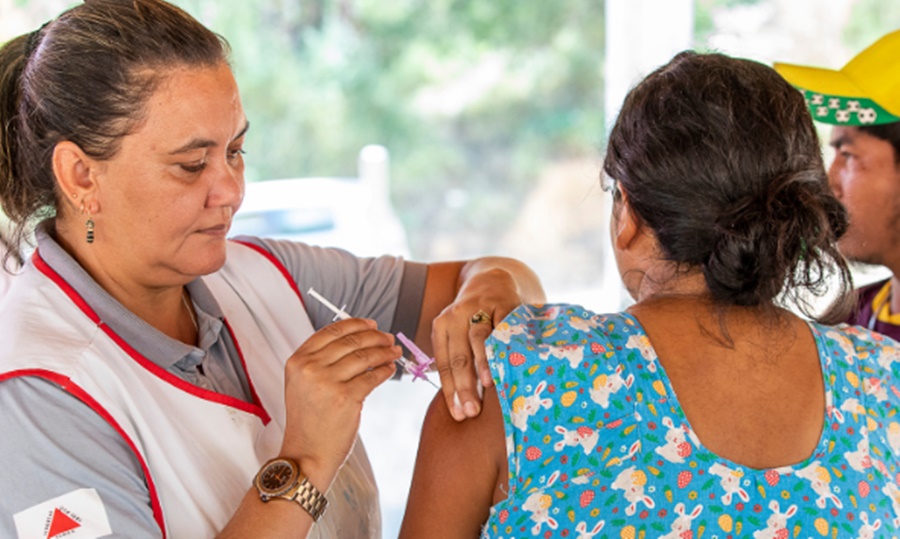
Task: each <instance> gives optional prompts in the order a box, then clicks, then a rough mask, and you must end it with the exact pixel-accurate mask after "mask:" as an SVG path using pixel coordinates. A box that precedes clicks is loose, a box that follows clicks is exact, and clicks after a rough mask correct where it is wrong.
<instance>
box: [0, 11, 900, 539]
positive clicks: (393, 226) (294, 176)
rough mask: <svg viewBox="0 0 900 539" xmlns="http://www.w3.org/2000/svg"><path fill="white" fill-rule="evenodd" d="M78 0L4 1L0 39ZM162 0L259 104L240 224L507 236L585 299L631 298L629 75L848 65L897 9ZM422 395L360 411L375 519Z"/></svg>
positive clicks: (401, 488) (389, 248)
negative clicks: (614, 227)
mask: <svg viewBox="0 0 900 539" xmlns="http://www.w3.org/2000/svg"><path fill="white" fill-rule="evenodd" d="M77 3H78V2H72V1H66V0H0V42H3V41H6V40H7V39H9V38H11V37H14V36H16V35H18V34H21V33H24V32H29V31H31V30H33V29H36V28H37V27H38V26H40V24H42V23H43V22H44V21H46V20H47V19H49V18H52V17H54V16H55V15H57V14H58V13H59V12H61V11H62V10H64V9H65V8H67V7H69V6H71V5H74V4H77ZM174 3H175V4H177V5H179V6H181V7H182V8H184V9H185V10H187V11H188V12H190V13H191V14H193V15H194V16H196V17H197V18H198V19H200V20H201V21H202V22H203V23H204V24H206V25H207V26H209V27H210V28H212V29H214V30H215V31H217V32H218V33H220V34H222V35H223V36H225V37H226V38H227V40H228V41H229V43H230V44H231V47H232V49H233V55H232V59H233V62H232V63H233V67H234V72H235V75H236V77H237V80H238V83H239V85H240V87H241V91H242V97H243V103H244V108H245V111H246V113H247V116H248V118H249V119H250V122H251V124H252V129H251V131H250V134H249V136H248V138H247V142H246V145H245V149H246V150H247V152H248V154H247V156H246V162H247V180H248V182H252V184H251V185H249V186H248V194H247V201H246V203H245V206H244V208H243V209H242V211H241V212H240V213H239V219H237V220H236V222H235V232H247V233H256V234H264V235H278V236H283V237H291V238H295V239H299V240H301V241H309V242H312V243H320V244H327V245H337V246H342V247H345V248H349V249H350V250H352V251H354V252H356V253H359V254H364V255H372V254H378V253H395V254H400V255H403V256H406V257H408V258H411V259H414V260H420V261H434V260H445V259H465V258H472V257H476V256H481V255H484V254H499V255H506V256H513V257H517V258H520V259H522V260H524V261H526V262H527V263H528V264H530V265H531V266H532V267H533V268H534V269H535V270H536V271H537V272H538V274H539V275H540V276H541V278H542V280H543V281H544V284H545V288H546V290H547V292H548V296H549V298H550V299H551V300H553V301H572V302H577V303H581V304H584V305H585V306H587V307H589V308H591V309H594V310H598V311H609V310H617V309H619V308H621V307H622V306H623V305H624V304H625V303H626V302H627V298H625V295H624V294H623V292H622V290H621V288H620V286H619V281H618V275H617V274H616V272H615V266H614V264H613V261H612V259H611V257H610V256H609V255H608V253H607V246H606V244H607V243H608V240H607V238H608V231H607V227H606V223H607V220H608V206H607V203H608V200H607V197H606V196H605V193H603V192H602V191H601V189H600V181H599V180H600V175H599V172H600V163H601V159H602V158H601V156H602V153H601V152H602V150H603V145H604V136H605V133H606V130H607V128H608V125H609V124H610V122H611V120H612V119H614V118H615V114H616V110H617V107H618V104H619V103H620V102H621V101H622V98H623V97H624V95H625V93H626V92H627V90H628V89H629V88H630V87H631V85H633V84H634V83H635V82H637V81H638V80H639V79H640V78H641V77H642V76H643V75H646V74H647V73H649V72H650V71H651V70H652V69H654V68H655V67H657V66H658V65H660V64H662V63H664V62H665V61H667V60H668V59H669V58H670V57H671V56H672V55H673V54H674V53H675V52H677V51H679V50H683V49H686V48H694V49H698V50H703V51H710V50H715V51H720V52H725V53H727V54H731V55H735V56H742V57H746V58H752V59H755V60H758V61H760V62H763V63H767V64H771V63H772V62H773V61H776V60H778V61H786V62H795V63H803V64H812V65H820V66H827V67H833V68H839V67H841V66H843V65H844V63H845V62H846V61H847V60H849V59H850V58H851V57H852V56H853V55H854V54H855V53H856V52H857V51H859V50H861V49H862V48H864V47H865V46H867V45H869V44H870V43H871V42H873V41H874V40H875V39H877V38H878V37H880V36H881V35H883V34H884V33H886V32H888V31H890V30H894V29H897V28H900V2H883V1H879V0H695V1H694V0H607V1H603V0H391V1H389V2H388V1H384V0H255V1H253V2H245V1H237V0H232V1H223V0H175V2H174ZM823 135H825V136H827V131H825V130H823ZM826 140H827V138H826ZM823 151H825V152H827V151H828V149H827V148H823ZM829 158H830V156H827V155H826V159H829ZM273 180H283V181H279V182H274V181H273ZM257 182H258V183H257ZM883 274H884V273H883V271H882V270H880V269H878V268H874V269H862V268H860V269H858V271H857V278H858V279H859V282H865V281H867V280H872V279H874V278H876V277H879V276H880V275H883ZM435 379H436V377H435ZM433 395H434V390H433V388H431V386H429V385H427V384H424V383H422V382H416V383H411V382H409V381H408V380H404V381H402V382H395V383H390V384H386V385H385V386H384V387H382V388H380V389H379V390H378V391H377V392H376V393H375V394H373V395H372V397H370V399H369V401H367V404H366V408H365V410H364V412H363V427H362V431H363V432H362V434H363V438H364V439H365V440H366V443H367V446H368V450H369V454H370V458H371V460H372V462H373V467H374V469H375V473H376V476H377V478H378V480H379V484H380V487H381V491H382V506H383V513H384V533H385V537H394V536H396V534H397V530H398V528H399V523H400V520H401V519H402V515H403V507H404V504H405V502H406V493H407V490H408V488H409V480H410V476H411V471H412V465H413V462H414V459H415V453H416V444H417V440H418V432H419V428H420V425H421V420H422V416H423V414H424V410H425V408H426V407H427V405H428V402H429V401H430V400H431V398H432V397H433Z"/></svg>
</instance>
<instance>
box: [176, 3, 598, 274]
mask: <svg viewBox="0 0 900 539" xmlns="http://www.w3.org/2000/svg"><path fill="white" fill-rule="evenodd" d="M176 3H177V4H178V5H180V6H181V7H183V8H184V9H185V10H187V11H189V12H190V13H191V14H193V15H194V16H196V17H197V18H198V19H200V20H201V21H202V22H204V23H205V24H207V25H208V26H209V27H211V28H212V29H214V30H215V31H217V32H218V33H220V34H222V35H223V36H225V37H226V39H227V40H228V41H229V42H230V43H231V44H232V48H233V65H234V70H235V75H236V77H237V79H238V83H239V85H240V87H241V92H242V97H243V101H244V108H245V110H246V113H247V115H248V118H249V119H250V123H251V133H250V136H249V137H248V140H247V150H248V156H247V163H248V175H247V178H248V180H250V181H254V180H264V179H272V178H285V177H297V176H333V175H346V176H350V175H353V174H354V173H355V170H356V169H355V165H356V158H357V153H358V151H359V149H360V148H361V147H362V146H364V145H366V144H370V143H378V144H383V145H385V146H386V147H387V148H388V150H389V151H390V154H391V172H392V191H393V192H392V198H393V200H394V203H395V206H396V208H397V210H398V212H399V214H400V216H401V219H402V220H403V221H404V223H405V225H406V226H407V230H408V231H409V235H410V240H411V243H412V248H413V252H414V253H415V254H417V255H419V256H426V257H427V254H428V253H427V242H428V238H429V232H430V231H434V230H437V229H445V230H446V229H454V228H456V229H459V228H463V229H469V230H471V231H472V232H476V233H477V232H479V231H488V230H502V229H503V224H505V222H507V221H509V220H510V219H512V218H513V217H514V216H515V215H516V214H517V212H518V209H519V208H520V207H521V203H522V200H523V198H524V197H525V196H526V195H527V193H528V191H529V189H528V187H529V186H530V185H531V184H532V183H533V182H534V181H535V178H536V176H537V174H538V173H539V172H540V170H541V168H542V166H544V165H545V164H546V163H549V162H552V161H553V160H554V159H558V158H562V157H566V156H570V155H594V154H596V153H597V151H598V149H599V148H600V147H601V146H602V137H603V131H604V118H603V97H602V96H603V51H604V39H605V38H604V4H603V2H602V1H597V0H566V1H565V2H556V1H547V0H491V1H483V0H392V1H390V2H384V1H383V0H302V1H297V0H294V1H291V0H266V1H256V2H227V3H225V2H219V1H218V0H176ZM449 192H453V193H456V194H457V195H460V196H458V197H457V200H459V201H461V206H460V205H454V204H452V203H450V204H448V203H447V202H446V200H445V194H446V193H449ZM476 207H477V208H479V209H480V211H477V212H475V211H472V210H473V209H474V208H476ZM477 243H478V242H477V241H476V244H477ZM478 247H485V246H484V245H476V246H475V248H478Z"/></svg>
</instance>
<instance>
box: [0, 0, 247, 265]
mask: <svg viewBox="0 0 900 539" xmlns="http://www.w3.org/2000/svg"><path fill="white" fill-rule="evenodd" d="M228 52H229V50H228V45H227V43H226V42H225V40H224V39H223V38H221V37H219V36H218V35H216V34H215V33H213V32H212V31H210V30H208V29H207V28H205V27H204V26H203V25H202V24H200V23H199V22H197V21H196V20H195V19H194V18H192V17H191V16H190V15H188V14H187V13H185V12H184V11H182V10H181V9H179V8H177V7H175V6H173V5H171V4H168V3H166V2H163V1H161V0H90V1H86V2H85V3H84V4H81V5H78V6H76V7H74V8H72V9H70V10H69V11H66V12H65V13H63V14H62V15H60V17H59V18H57V19H56V20H54V21H51V22H50V23H48V24H45V25H44V26H43V27H41V29H40V30H37V31H36V32H32V33H31V34H26V35H23V36H19V37H17V38H15V39H13V40H11V41H9V42H8V43H6V45H5V46H3V48H2V49H0V128H2V129H0V205H2V207H3V211H4V212H5V213H6V214H7V215H8V216H9V217H10V219H11V220H12V221H13V223H14V226H15V228H14V232H13V237H12V238H11V240H12V241H11V242H10V243H12V244H13V245H14V246H16V247H18V245H20V244H21V241H22V240H23V238H24V237H26V236H27V235H28V233H29V232H30V230H29V226H30V225H33V224H34V222H35V221H37V220H39V219H42V218H45V217H51V216H53V215H55V212H56V207H57V204H58V201H59V197H62V196H65V194H64V193H58V192H57V188H56V183H55V180H54V177H53V171H52V166H51V159H52V155H53V151H54V148H55V146H56V144H57V143H59V142H61V141H71V142H74V143H75V144H77V145H78V146H79V147H80V148H81V149H82V150H83V151H84V152H85V153H87V154H88V155H90V156H91V157H94V158H97V159H109V158H112V157H113V156H114V155H115V154H116V152H118V150H119V146H120V142H121V138H122V137H123V136H124V135H126V134H128V133H129V132H131V131H132V130H133V129H135V127H136V126H138V125H139V124H140V122H141V120H142V115H143V113H144V104H145V103H146V101H147V99H148V98H149V97H150V95H151V94H153V92H154V91H155V90H156V88H157V87H158V85H159V83H160V82H161V81H162V80H163V79H164V78H165V76H166V74H167V73H168V72H169V71H170V70H172V69H174V68H178V67H185V66H188V67H195V66H196V67H212V66H215V65H218V64H220V63H223V62H227V58H228ZM16 254H18V253H14V256H15V255H16Z"/></svg>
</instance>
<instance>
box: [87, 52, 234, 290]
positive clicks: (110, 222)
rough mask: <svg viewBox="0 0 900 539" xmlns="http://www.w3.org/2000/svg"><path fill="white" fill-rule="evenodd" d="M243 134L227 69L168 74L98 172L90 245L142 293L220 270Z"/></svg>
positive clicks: (191, 69) (193, 69)
mask: <svg viewBox="0 0 900 539" xmlns="http://www.w3.org/2000/svg"><path fill="white" fill-rule="evenodd" d="M247 126H248V124H247V119H246V117H245V116H244V111H243V108H242V106H241V100H240V96H239V95H238V88H237V84H236V82H235V80H234V77H233V75H232V73H231V69H230V68H229V67H228V66H227V65H225V64H221V65H218V66H215V67H205V68H196V67H181V68H175V69H173V70H171V71H170V72H168V73H167V74H166V76H165V78H164V80H163V82H162V83H161V84H160V85H159V87H158V88H157V90H156V91H155V93H153V95H152V96H151V97H150V98H149V100H148V101H147V103H146V106H145V110H144V114H143V121H142V122H141V123H140V124H139V125H138V127H137V129H136V130H135V131H133V132H132V133H131V134H129V135H127V136H125V137H124V138H123V139H122V140H121V149H120V150H119V152H118V153H117V154H116V155H115V157H114V158H113V159H111V160H108V161H104V162H102V163H101V166H100V167H99V168H100V172H99V173H98V182H97V185H98V202H99V210H98V212H97V215H95V216H94V217H93V218H94V220H95V221H96V237H97V239H96V242H95V243H94V244H92V246H91V247H92V248H94V249H100V250H102V251H103V252H104V253H106V256H104V258H105V260H106V261H108V262H109V263H112V264H117V265H120V267H119V269H121V270H124V273H125V274H126V275H130V276H134V277H135V278H136V279H137V280H139V281H140V280H144V281H145V282H143V283H141V284H145V285H150V286H153V285H168V284H172V283H176V282H179V281H183V282H186V281H187V280H190V278H193V277H196V276H200V275H205V274H208V273H211V272H214V271H216V270H218V269H219V268H220V267H221V266H222V265H223V264H224V262H225V243H226V241H225V240H226V234H227V233H228V230H229V227H230V226H231V219H232V216H233V215H234V213H235V212H236V211H237V209H238V208H239V207H240V204H241V200H242V199H243V195H244V160H243V155H242V153H243V151H242V146H243V144H244V135H245V133H246V131H247ZM98 254H99V253H98Z"/></svg>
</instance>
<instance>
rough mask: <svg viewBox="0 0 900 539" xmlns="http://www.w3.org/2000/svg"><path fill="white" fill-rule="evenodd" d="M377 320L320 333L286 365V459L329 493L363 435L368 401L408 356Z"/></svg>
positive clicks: (331, 327) (333, 326)
mask: <svg viewBox="0 0 900 539" xmlns="http://www.w3.org/2000/svg"><path fill="white" fill-rule="evenodd" d="M376 327H377V326H376V323H375V321H373V320H367V319H361V318H351V319H348V320H341V321H338V322H335V323H333V324H330V325H328V326H327V327H325V328H322V329H320V330H319V331H317V332H316V333H314V334H313V335H312V336H311V337H310V338H309V339H307V341H306V342H304V343H303V345H302V346H300V348H298V349H297V351H296V352H295V353H294V354H293V355H292V356H291V357H290V358H289V359H288V361H287V364H286V365H285V405H286V425H285V433H284V442H283V445H282V452H281V455H282V456H288V457H292V458H294V459H296V460H297V461H298V463H299V464H300V468H301V470H303V472H304V473H305V474H306V475H307V476H308V477H309V480H310V482H311V483H312V484H313V485H315V486H316V487H317V488H318V489H319V490H320V491H322V492H325V491H326V490H327V489H328V487H329V486H330V484H331V481H333V480H334V477H335V476H336V475H337V471H338V469H339V468H340V466H341V465H342V464H343V463H344V461H345V460H346V458H347V456H348V455H349V453H350V450H351V449H352V448H353V443H354V441H355V439H356V434H357V431H358V430H359V421H360V414H361V411H362V405H363V401H364V400H365V398H366V397H367V396H368V395H369V393H371V392H372V390H373V389H375V388H376V387H378V386H379V385H380V384H381V383H383V382H384V381H385V380H387V379H388V378H390V377H391V375H393V374H394V370H395V367H394V360H396V359H398V358H399V357H400V355H401V353H402V351H401V348H400V347H399V346H397V345H395V344H394V336H393V335H391V334H390V333H384V332H382V331H378V330H377V329H376Z"/></svg>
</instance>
